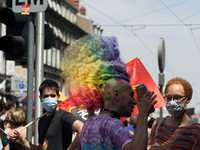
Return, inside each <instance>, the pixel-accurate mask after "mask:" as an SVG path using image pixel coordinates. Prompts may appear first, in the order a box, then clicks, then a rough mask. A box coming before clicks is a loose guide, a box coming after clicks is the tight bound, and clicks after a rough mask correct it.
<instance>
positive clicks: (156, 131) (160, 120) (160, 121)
mask: <svg viewBox="0 0 200 150" xmlns="http://www.w3.org/2000/svg"><path fill="white" fill-rule="evenodd" d="M163 120H165V118H164V117H162V118H160V119H159V121H158V124H157V126H156V130H155V135H154V138H155V137H156V135H157V133H158V128H159V127H160V125H161V123H162V122H163Z"/></svg>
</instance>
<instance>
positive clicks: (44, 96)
mask: <svg viewBox="0 0 200 150" xmlns="http://www.w3.org/2000/svg"><path fill="white" fill-rule="evenodd" d="M49 96H50V97H56V94H49V95H43V96H42V97H43V98H47V97H49Z"/></svg>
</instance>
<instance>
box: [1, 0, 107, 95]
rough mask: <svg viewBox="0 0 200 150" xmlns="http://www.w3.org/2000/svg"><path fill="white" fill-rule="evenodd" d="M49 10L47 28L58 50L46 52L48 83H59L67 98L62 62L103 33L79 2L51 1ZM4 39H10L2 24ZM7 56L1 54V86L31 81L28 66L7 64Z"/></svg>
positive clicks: (45, 63) (3, 5) (8, 62)
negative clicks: (82, 41) (81, 42)
mask: <svg viewBox="0 0 200 150" xmlns="http://www.w3.org/2000/svg"><path fill="white" fill-rule="evenodd" d="M47 1H48V8H47V10H46V11H45V24H48V25H49V26H50V27H51V28H53V31H54V37H55V46H54V47H52V48H50V49H46V50H44V51H43V52H44V58H43V63H44V79H46V78H50V79H54V80H55V81H57V82H58V83H59V85H60V88H61V89H60V91H62V92H63V93H64V94H65V85H64V81H63V79H62V77H61V70H60V58H61V56H62V54H63V52H64V49H66V48H67V46H69V45H70V44H71V43H73V42H74V41H75V40H77V39H79V38H81V37H82V36H85V35H88V34H98V35H101V34H102V32H103V29H101V27H100V26H99V25H97V24H96V23H94V21H92V20H90V19H89V18H87V17H86V16H85V15H86V9H85V7H83V6H82V7H81V8H79V0H47ZM0 6H1V9H2V8H5V7H6V0H0ZM0 29H1V36H4V35H6V26H5V25H4V24H2V23H0ZM5 55H6V54H5V53H4V52H3V51H0V82H1V81H3V80H4V79H5V78H10V77H12V76H14V77H22V78H27V66H23V65H20V64H19V63H18V62H15V61H7V60H5Z"/></svg>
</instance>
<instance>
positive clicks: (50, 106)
mask: <svg viewBox="0 0 200 150" xmlns="http://www.w3.org/2000/svg"><path fill="white" fill-rule="evenodd" d="M57 104H58V102H57V99H56V98H52V97H47V98H44V99H42V105H43V106H44V108H45V109H46V111H48V112H52V111H54V110H55V108H56V106H57Z"/></svg>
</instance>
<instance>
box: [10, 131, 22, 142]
mask: <svg viewBox="0 0 200 150" xmlns="http://www.w3.org/2000/svg"><path fill="white" fill-rule="evenodd" d="M9 137H10V138H11V139H12V140H13V141H14V142H16V143H20V144H21V143H22V136H21V135H20V133H19V132H18V131H17V130H11V131H10V132H9Z"/></svg>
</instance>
